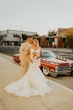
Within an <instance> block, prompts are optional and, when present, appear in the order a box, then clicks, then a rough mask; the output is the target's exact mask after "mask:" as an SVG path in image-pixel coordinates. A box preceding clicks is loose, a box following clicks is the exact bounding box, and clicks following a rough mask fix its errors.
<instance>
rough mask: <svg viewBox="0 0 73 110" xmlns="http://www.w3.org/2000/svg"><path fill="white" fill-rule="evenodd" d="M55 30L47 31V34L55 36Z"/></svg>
mask: <svg viewBox="0 0 73 110" xmlns="http://www.w3.org/2000/svg"><path fill="white" fill-rule="evenodd" d="M56 34H57V32H56V31H55V30H53V31H49V32H48V36H56Z"/></svg>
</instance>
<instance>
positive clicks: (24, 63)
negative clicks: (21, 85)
mask: <svg viewBox="0 0 73 110" xmlns="http://www.w3.org/2000/svg"><path fill="white" fill-rule="evenodd" d="M30 47H31V44H29V43H28V42H27V41H26V42H24V43H22V45H21V47H20V49H19V52H20V61H21V67H22V73H23V75H24V74H25V73H26V72H27V70H28V68H29V66H30V60H29V54H28V52H29V50H30Z"/></svg>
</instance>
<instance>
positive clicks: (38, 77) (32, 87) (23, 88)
mask: <svg viewBox="0 0 73 110" xmlns="http://www.w3.org/2000/svg"><path fill="white" fill-rule="evenodd" d="M33 52H36V53H37V55H38V56H39V55H40V49H38V50H36V51H35V50H34V49H33V48H31V50H30V56H31V59H32V60H33V63H31V64H30V67H29V69H28V71H27V72H26V74H25V75H24V76H23V77H22V78H21V79H20V80H18V81H16V82H13V83H11V84H9V85H8V86H6V87H5V88H4V89H5V90H6V91H7V92H8V93H12V94H15V95H17V96H21V97H30V96H36V95H40V96H44V95H45V94H47V93H49V92H50V91H52V88H50V87H49V86H48V84H47V82H48V79H46V78H45V76H44V75H43V73H42V71H41V70H40V68H39V64H40V59H39V58H38V59H37V58H34V57H33Z"/></svg>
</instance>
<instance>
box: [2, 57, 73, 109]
mask: <svg viewBox="0 0 73 110" xmlns="http://www.w3.org/2000/svg"><path fill="white" fill-rule="evenodd" d="M20 77H21V67H20V66H18V65H16V64H14V63H12V62H10V61H7V60H5V59H3V58H2V57H0V110H73V91H72V90H70V89H67V88H65V87H63V86H61V85H59V84H57V83H55V82H53V81H51V80H49V82H48V85H49V86H50V87H51V88H53V90H54V91H53V92H51V93H49V94H47V95H45V96H44V97H41V96H34V97H30V98H25V97H23V98H21V97H18V96H15V95H13V94H9V93H7V92H6V91H5V90H4V87H5V86H6V85H8V84H10V83H11V82H14V81H16V80H18V79H19V78H20Z"/></svg>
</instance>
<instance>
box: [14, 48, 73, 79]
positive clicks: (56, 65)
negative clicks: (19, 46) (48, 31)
mask: <svg viewBox="0 0 73 110" xmlns="http://www.w3.org/2000/svg"><path fill="white" fill-rule="evenodd" d="M13 59H14V61H16V62H18V63H19V62H20V60H19V54H14V55H13ZM40 69H41V70H42V72H43V74H44V75H51V76H53V77H56V76H57V75H59V74H60V75H70V74H72V73H73V61H72V60H69V59H66V58H63V57H60V56H56V55H55V54H54V53H53V52H51V51H46V50H44V51H43V55H42V57H41V58H40Z"/></svg>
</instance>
